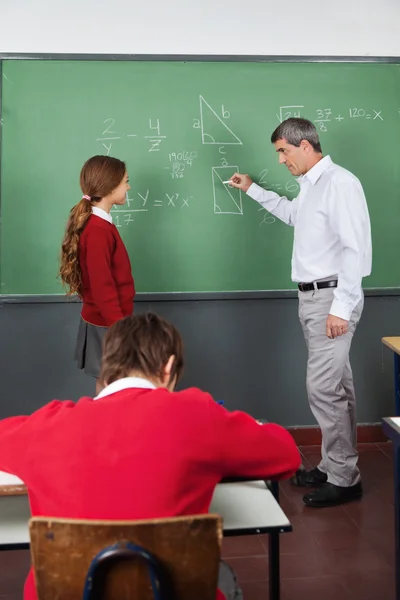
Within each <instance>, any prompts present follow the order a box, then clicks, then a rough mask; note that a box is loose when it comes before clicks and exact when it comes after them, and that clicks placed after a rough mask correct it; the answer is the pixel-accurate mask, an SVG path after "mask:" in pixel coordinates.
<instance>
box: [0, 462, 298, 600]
mask: <svg viewBox="0 0 400 600" xmlns="http://www.w3.org/2000/svg"><path fill="white" fill-rule="evenodd" d="M210 512H214V513H218V514H220V515H221V516H222V518H223V521H224V535H225V536H239V535H254V534H259V533H267V534H268V535H269V553H268V561H269V598H270V600H279V598H280V565H279V562H280V561H279V534H280V533H284V532H286V531H292V526H291V524H290V522H289V520H288V518H287V517H286V515H285V513H284V512H283V510H282V509H281V507H280V506H279V504H278V502H277V500H276V499H275V497H274V495H273V494H272V492H271V491H270V489H269V488H268V487H267V485H266V483H265V482H264V481H261V480H260V481H237V482H229V483H220V484H219V485H217V487H216V488H215V492H214V496H213V499H212V502H211V506H210ZM30 516H31V515H30V509H29V502H28V496H27V492H26V488H25V486H24V485H23V483H22V481H20V480H19V479H18V478H16V477H14V476H13V475H8V474H6V473H2V472H0V550H21V549H28V548H29V529H28V522H29V519H30Z"/></svg>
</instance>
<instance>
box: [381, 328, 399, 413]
mask: <svg viewBox="0 0 400 600" xmlns="http://www.w3.org/2000/svg"><path fill="white" fill-rule="evenodd" d="M382 343H383V344H384V345H385V346H387V347H388V348H390V349H391V350H392V352H393V359H394V360H393V362H394V391H395V413H396V416H400V337H384V338H382Z"/></svg>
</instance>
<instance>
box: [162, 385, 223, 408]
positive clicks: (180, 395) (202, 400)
mask: <svg viewBox="0 0 400 600" xmlns="http://www.w3.org/2000/svg"><path fill="white" fill-rule="evenodd" d="M173 394H174V399H175V400H177V401H178V402H190V403H191V404H192V405H193V404H196V405H198V406H199V408H200V409H201V408H205V407H206V406H210V405H211V406H214V405H215V404H216V402H215V401H214V398H213V397H212V396H211V394H209V393H208V392H204V391H203V390H201V389H200V388H196V387H190V388H185V389H184V390H180V391H178V392H173Z"/></svg>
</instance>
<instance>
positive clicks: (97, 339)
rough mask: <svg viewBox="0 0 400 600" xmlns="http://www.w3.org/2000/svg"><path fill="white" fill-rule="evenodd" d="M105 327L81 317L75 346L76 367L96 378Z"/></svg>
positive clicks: (98, 370)
mask: <svg viewBox="0 0 400 600" xmlns="http://www.w3.org/2000/svg"><path fill="white" fill-rule="evenodd" d="M106 331H107V327H98V326H97V325H92V324H91V323H86V321H84V320H83V319H81V321H80V323H79V329H78V337H77V339H76V346H75V360H76V362H77V364H78V369H83V370H84V371H85V373H86V375H89V376H90V377H95V378H96V379H98V377H99V375H100V365H101V356H102V352H103V338H104V335H105V333H106Z"/></svg>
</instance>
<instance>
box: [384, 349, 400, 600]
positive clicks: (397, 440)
mask: <svg viewBox="0 0 400 600" xmlns="http://www.w3.org/2000/svg"><path fill="white" fill-rule="evenodd" d="M397 339H398V338H397ZM382 427H383V431H384V432H385V434H386V435H387V436H388V438H390V439H391V440H392V442H393V467H394V477H393V478H394V539H395V553H396V563H395V564H396V600H400V562H399V561H400V418H399V417H391V418H386V419H383V423H382Z"/></svg>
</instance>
